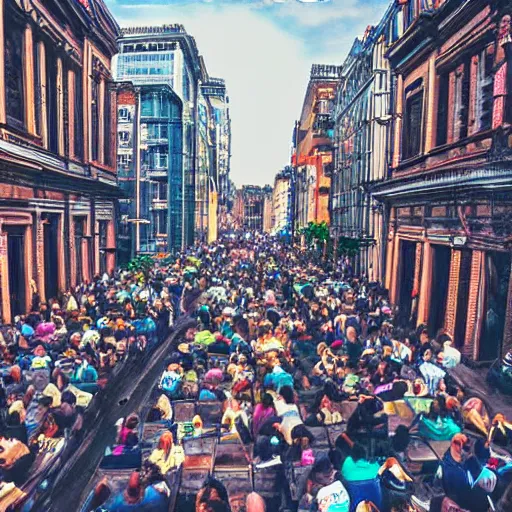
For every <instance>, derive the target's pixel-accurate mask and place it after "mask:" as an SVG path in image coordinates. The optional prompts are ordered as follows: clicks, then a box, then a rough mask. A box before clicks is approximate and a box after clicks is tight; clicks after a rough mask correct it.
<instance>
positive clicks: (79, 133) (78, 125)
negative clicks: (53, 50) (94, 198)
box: [73, 68, 84, 160]
mask: <svg viewBox="0 0 512 512" xmlns="http://www.w3.org/2000/svg"><path fill="white" fill-rule="evenodd" d="M82 86H83V84H82V70H81V69H80V68H75V112H74V114H75V115H74V123H75V129H74V132H75V140H74V146H75V147H74V151H73V152H74V155H75V158H77V159H78V160H83V158H84V135H83V133H84V131H83V130H84V120H83V114H84V104H83V96H82Z"/></svg>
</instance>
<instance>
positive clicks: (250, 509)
mask: <svg viewBox="0 0 512 512" xmlns="http://www.w3.org/2000/svg"><path fill="white" fill-rule="evenodd" d="M245 510H246V511H247V512H266V510H267V509H266V506H265V500H264V499H263V498H262V497H261V496H260V495H259V494H257V493H255V492H251V493H250V494H249V495H248V496H247V499H246V500H245Z"/></svg>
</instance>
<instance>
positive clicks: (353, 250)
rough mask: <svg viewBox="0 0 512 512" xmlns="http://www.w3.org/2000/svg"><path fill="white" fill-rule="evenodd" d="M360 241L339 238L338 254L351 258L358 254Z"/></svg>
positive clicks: (344, 237)
mask: <svg viewBox="0 0 512 512" xmlns="http://www.w3.org/2000/svg"><path fill="white" fill-rule="evenodd" d="M360 247H361V240H360V239H359V238H350V237H348V236H340V237H339V238H338V254H340V255H341V256H348V257H349V258H353V257H354V256H356V255H357V253H358V252H359V249H360Z"/></svg>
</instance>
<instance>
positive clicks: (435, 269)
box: [428, 245, 451, 337]
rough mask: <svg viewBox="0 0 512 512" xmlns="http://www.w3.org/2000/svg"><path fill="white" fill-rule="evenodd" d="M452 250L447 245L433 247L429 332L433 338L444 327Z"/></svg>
mask: <svg viewBox="0 0 512 512" xmlns="http://www.w3.org/2000/svg"><path fill="white" fill-rule="evenodd" d="M450 262H451V249H450V247H448V246H445V245H433V246H432V281H431V286H430V311H429V315H428V331H429V335H430V336H431V337H434V336H436V335H437V332H438V331H439V329H441V328H442V327H444V319H445V316H446V299H447V297H448V284H449V279H450Z"/></svg>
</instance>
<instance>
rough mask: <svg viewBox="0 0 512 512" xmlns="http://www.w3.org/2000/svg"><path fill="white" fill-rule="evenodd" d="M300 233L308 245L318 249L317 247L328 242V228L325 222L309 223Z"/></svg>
mask: <svg viewBox="0 0 512 512" xmlns="http://www.w3.org/2000/svg"><path fill="white" fill-rule="evenodd" d="M301 233H302V234H303V235H304V236H305V238H306V243H307V244H308V245H314V246H316V248H318V246H319V245H322V246H323V245H324V244H325V243H327V242H328V241H329V238H330V235H329V226H328V225H327V222H325V221H324V222H310V223H309V224H308V225H307V227H305V228H302V230H301Z"/></svg>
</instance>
